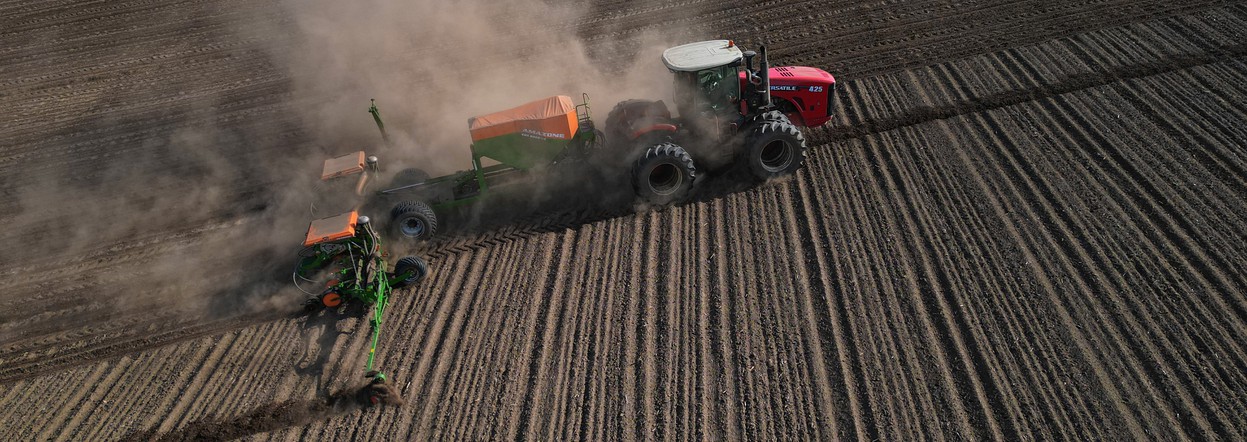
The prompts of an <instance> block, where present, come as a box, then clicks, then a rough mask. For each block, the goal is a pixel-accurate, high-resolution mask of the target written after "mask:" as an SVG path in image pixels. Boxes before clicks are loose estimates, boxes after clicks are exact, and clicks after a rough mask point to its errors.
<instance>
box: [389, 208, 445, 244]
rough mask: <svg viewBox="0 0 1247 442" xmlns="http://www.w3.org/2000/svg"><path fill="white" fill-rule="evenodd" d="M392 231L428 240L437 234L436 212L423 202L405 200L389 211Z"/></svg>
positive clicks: (408, 236)
mask: <svg viewBox="0 0 1247 442" xmlns="http://www.w3.org/2000/svg"><path fill="white" fill-rule="evenodd" d="M390 221H391V223H392V225H393V226H394V232H395V233H397V234H399V235H402V236H404V237H407V238H412V239H419V240H428V239H430V238H432V237H433V235H435V234H437V214H435V213H433V208H432V207H429V205H428V204H425V203H423V202H419V201H417V202H414V203H411V202H405V203H399V204H398V205H396V206H394V210H391V211H390Z"/></svg>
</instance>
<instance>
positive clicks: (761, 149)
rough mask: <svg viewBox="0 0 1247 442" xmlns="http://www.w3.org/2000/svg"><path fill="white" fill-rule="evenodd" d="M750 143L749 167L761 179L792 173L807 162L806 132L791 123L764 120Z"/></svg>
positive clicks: (755, 128)
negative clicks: (803, 133) (804, 133)
mask: <svg viewBox="0 0 1247 442" xmlns="http://www.w3.org/2000/svg"><path fill="white" fill-rule="evenodd" d="M747 143H748V146H749V150H748V151H747V155H748V159H749V170H750V171H751V172H753V175H754V176H755V177H757V178H758V179H760V180H768V179H771V178H775V177H780V176H785V175H791V174H793V173H795V172H796V171H797V169H800V168H801V166H802V165H804V164H805V135H802V134H801V130H800V129H798V128H797V126H796V125H794V124H792V123H791V122H786V121H763V122H761V123H759V124H757V125H755V126H754V128H753V130H752V131H750V135H749V139H748V142H747Z"/></svg>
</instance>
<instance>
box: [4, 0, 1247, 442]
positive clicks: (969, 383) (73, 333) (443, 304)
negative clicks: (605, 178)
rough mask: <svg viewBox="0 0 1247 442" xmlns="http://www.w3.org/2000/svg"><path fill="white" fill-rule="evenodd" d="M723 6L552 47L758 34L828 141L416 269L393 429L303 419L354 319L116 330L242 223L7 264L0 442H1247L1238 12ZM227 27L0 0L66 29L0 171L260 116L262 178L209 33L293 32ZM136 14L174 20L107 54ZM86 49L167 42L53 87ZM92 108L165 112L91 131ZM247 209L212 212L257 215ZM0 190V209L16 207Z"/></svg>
mask: <svg viewBox="0 0 1247 442" xmlns="http://www.w3.org/2000/svg"><path fill="white" fill-rule="evenodd" d="M712 3H713V2H697V1H688V2H676V3H670V4H663V5H653V6H646V5H633V4H630V3H607V2H602V3H601V4H599V5H598V6H597V8H595V9H594V14H596V15H590V16H589V17H587V18H586V19H585V20H584V21H583V22H582V23H572V24H567V25H566V26H568V29H576V30H577V32H579V33H581V34H591V35H588V38H587V40H588V42H589V46H590V51H591V52H592V51H594V50H595V48H597V47H599V46H600V47H602V48H609V47H611V45H613V44H617V43H616V42H615V41H628V39H629V38H633V37H635V36H638V35H640V34H642V33H644V32H646V30H647V29H654V28H657V27H660V26H671V25H676V24H682V23H683V24H694V23H695V24H699V25H703V26H704V27H705V29H709V30H712V31H718V32H723V33H726V34H728V35H742V36H743V35H747V32H746V31H748V30H753V31H757V30H759V29H758V28H757V27H756V26H758V25H756V24H751V23H770V25H767V27H766V28H765V29H764V30H765V31H766V32H767V34H768V42H770V43H771V44H772V47H773V48H774V52H773V54H772V57H773V58H774V59H775V60H776V61H778V62H781V63H792V64H812V65H819V66H825V67H829V68H831V69H830V70H832V71H833V72H834V73H836V74H837V76H838V77H840V79H841V88H840V91H839V92H838V94H839V96H838V99H839V100H840V102H839V103H838V106H837V108H838V110H839V115H837V116H836V120H834V123H833V124H831V125H829V126H828V127H824V128H820V129H817V130H814V131H813V132H812V133H810V134H809V135H810V137H809V138H810V139H811V141H812V145H814V147H813V149H812V150H811V154H810V158H809V163H808V167H807V168H805V169H803V170H802V171H801V172H800V173H799V174H797V176H795V177H793V178H789V179H785V180H780V181H778V182H773V183H768V184H766V185H764V186H761V187H757V188H752V189H745V190H743V191H739V192H735V191H729V192H710V193H708V194H707V195H706V196H705V197H703V198H701V199H699V200H697V201H694V202H691V203H689V204H686V205H681V206H677V207H672V208H669V209H667V210H664V211H658V212H643V213H637V214H631V213H628V212H627V211H626V210H616V209H584V210H577V211H571V212H557V211H555V212H540V213H537V214H534V215H529V216H527V217H522V218H520V219H518V220H509V221H503V222H501V223H500V224H499V225H496V226H495V225H486V226H483V227H482V228H481V229H480V230H472V231H468V232H464V233H461V234H459V235H455V236H452V237H450V238H447V239H445V240H440V241H438V242H436V243H434V244H431V245H428V246H426V247H425V248H423V249H422V250H421V252H422V253H423V254H424V255H425V256H428V257H429V260H430V263H431V265H432V268H433V269H434V270H433V273H432V274H431V275H430V277H429V279H428V280H427V281H426V282H425V283H423V284H422V285H421V286H420V287H417V288H414V289H411V290H407V291H404V292H401V293H399V296H398V297H397V298H396V301H395V303H393V304H392V306H391V308H392V310H391V311H390V312H389V313H388V316H387V317H388V318H389V319H388V321H389V322H390V323H392V324H394V326H389V327H387V330H386V333H385V334H384V335H383V338H382V339H383V340H384V341H385V342H383V345H382V353H381V354H379V357H380V358H381V359H380V360H381V361H382V364H383V366H385V367H388V370H389V372H390V376H391V379H395V380H397V382H398V385H397V386H398V388H399V389H400V391H402V392H403V394H404V396H405V398H406V399H407V402H408V404H409V405H408V406H407V407H405V408H401V409H387V410H365V411H363V412H354V410H350V411H349V412H347V411H344V410H338V409H334V408H333V407H332V406H327V405H326V403H325V399H324V398H326V397H329V396H330V394H331V393H330V391H342V390H344V389H347V388H350V387H351V386H353V385H358V383H359V382H361V381H362V379H359V377H358V373H361V372H362V365H363V361H362V359H361V358H359V355H362V354H365V352H366V349H367V346H368V342H367V338H366V334H365V333H363V330H366V328H367V325H366V323H364V321H362V320H359V319H355V318H345V319H342V320H339V321H331V320H324V319H317V318H312V319H297V318H287V317H285V316H284V315H283V314H273V313H267V314H254V315H244V316H232V315H227V316H226V317H224V318H221V319H211V318H202V319H198V320H195V319H191V320H187V318H185V317H183V316H182V315H180V312H178V311H177V310H165V309H160V308H159V305H160V304H159V303H158V302H153V303H151V304H139V305H138V306H136V307H135V308H133V309H131V310H123V309H119V308H118V307H116V306H115V304H113V303H111V302H109V300H110V299H112V298H111V297H113V296H122V295H123V294H118V293H116V292H115V291H110V289H109V287H111V286H113V285H114V284H117V283H119V282H122V281H124V280H125V279H127V278H128V277H129V276H128V275H131V274H140V275H141V274H142V271H143V270H141V269H143V268H145V267H146V266H150V265H152V263H154V262H158V261H159V260H160V259H162V257H165V256H168V255H169V254H170V253H186V252H188V251H192V252H195V253H208V252H199V250H200V249H196V247H199V244H201V243H209V244H211V243H212V242H213V241H214V240H216V239H218V238H220V237H222V235H224V234H225V233H224V232H228V231H230V230H231V227H230V226H235V225H238V223H241V224H242V225H246V224H247V223H256V222H263V221H262V220H259V219H254V217H255V215H252V214H248V213H246V212H245V211H244V212H240V213H217V214H210V215H209V216H208V217H206V218H204V219H195V220H192V226H191V227H189V228H188V227H185V226H183V227H181V228H175V227H172V226H170V227H163V228H160V229H156V230H155V231H153V232H151V233H149V234H146V235H142V236H137V237H131V238H129V239H125V240H121V241H117V242H115V243H113V244H110V245H109V246H107V247H96V248H93V249H87V250H83V251H82V253H81V254H79V255H78V256H77V257H76V258H71V259H41V258H37V257H35V258H32V260H31V261H16V260H11V259H8V260H6V261H4V262H5V267H4V268H3V269H2V270H0V271H3V273H4V274H5V276H6V278H9V279H10V280H11V281H12V283H11V290H10V291H9V292H10V293H14V294H20V295H22V296H24V298H23V299H30V300H32V301H34V302H23V303H15V304H14V306H13V308H12V309H10V310H8V311H6V312H4V313H3V314H0V337H3V340H2V341H0V403H2V404H5V405H6V407H2V408H0V422H4V423H6V425H5V426H4V428H5V429H4V430H3V432H0V435H2V436H3V437H4V438H6V439H14V438H22V437H26V436H27V435H34V438H36V439H70V440H81V439H94V440H99V439H104V440H114V439H121V438H137V439H146V438H150V437H153V436H163V437H165V438H166V439H170V440H179V439H189V438H194V437H196V436H204V437H209V438H222V437H234V436H248V435H251V436H256V437H257V438H269V439H276V440H293V439H308V438H311V439H329V438H334V439H339V438H341V439H346V438H351V439H354V438H384V439H401V440H423V439H430V438H445V439H501V438H507V439H515V438H525V439H528V438H536V439H571V438H585V439H605V438H638V439H639V438H692V437H699V438H715V439H729V440H735V439H743V438H749V439H778V438H785V439H788V438H797V439H821V440H826V439H859V440H874V439H912V438H923V439H988V438H991V439H1010V440H1013V439H1055V438H1060V439H1073V438H1078V439H1085V438H1095V439H1116V438H1120V437H1121V436H1122V435H1129V436H1132V437H1133V438H1139V439H1146V438H1165V439H1227V440H1234V439H1242V438H1243V437H1244V436H1247V426H1244V425H1243V424H1242V422H1244V420H1247V396H1244V395H1243V393H1242V392H1243V391H1247V375H1245V374H1244V373H1247V345H1244V344H1243V343H1242V342H1240V341H1241V340H1240V339H1238V337H1240V336H1243V334H1244V332H1247V297H1245V296H1244V293H1245V292H1247V273H1245V272H1244V271H1243V270H1242V269H1243V268H1245V266H1244V263H1247V249H1244V248H1243V247H1242V244H1245V243H1247V242H1244V241H1243V240H1244V238H1243V236H1244V235H1243V233H1242V226H1243V225H1244V223H1245V222H1247V219H1245V218H1247V182H1245V181H1244V178H1243V177H1244V170H1247V155H1245V154H1244V153H1243V151H1242V149H1241V147H1242V146H1244V145H1247V129H1244V125H1243V124H1242V122H1243V121H1247V106H1244V105H1243V103H1244V100H1243V98H1244V96H1245V95H1247V88H1244V87H1243V86H1242V84H1243V80H1244V75H1243V72H1247V54H1244V48H1243V46H1242V37H1243V36H1244V35H1247V8H1245V7H1243V6H1242V5H1239V4H1226V3H1223V2H1179V3H1161V2H1144V3H1138V2H1134V3H1130V4H1129V5H1127V4H1126V3H1125V2H1113V1H1106V2H1094V3H1066V2H1057V3H1044V4H1043V5H1041V6H1038V7H1037V6H1036V5H1034V4H1031V3H1028V2H999V3H993V2H972V3H969V4H962V5H957V6H955V7H954V5H951V4H948V3H946V2H936V1H932V2H918V3H908V4H904V5H894V4H888V3H866V4H856V5H847V4H843V5H841V4H836V3H832V4H830V5H827V4H822V3H818V2H798V3H780V2H763V3H758V4H749V5H745V4H743V3H740V4H732V3H728V4H721V3H714V4H713V5H712ZM214 5H220V7H219V8H215V7H214V8H209V9H205V11H207V10H211V11H213V13H214V14H216V15H212V14H204V16H205V17H206V18H205V19H204V20H202V21H189V22H187V21H179V20H182V19H180V18H175V17H180V16H181V15H180V14H179V13H178V12H177V11H181V10H183V9H184V8H190V9H195V8H202V7H204V6H202V5H196V4H192V3H186V4H182V3H177V4H161V3H156V2H144V1H136V2H122V3H94V4H91V5H87V6H83V5H77V6H75V5H71V4H69V3H64V4H49V5H47V7H46V8H38V7H34V6H29V5H26V4H22V3H14V4H13V5H0V16H3V17H5V18H4V20H6V23H9V22H10V20H11V23H13V24H14V26H13V27H11V28H8V29H6V30H5V31H3V32H0V38H4V39H6V40H9V39H13V38H17V39H22V38H24V36H25V35H28V34H27V33H28V32H30V30H31V29H36V28H56V29H72V28H73V26H78V25H86V24H89V26H87V28H86V29H90V31H89V32H90V33H89V34H83V35H81V36H74V35H73V34H72V33H62V34H61V37H59V38H57V39H54V40H50V41H46V42H41V41H23V43H29V44H30V45H29V46H27V45H26V44H23V45H19V46H14V47H16V48H18V49H15V50H9V51H5V52H0V59H3V60H4V61H5V64H4V66H5V67H4V70H3V71H0V72H3V73H4V77H3V80H0V82H3V84H4V85H5V86H4V87H3V89H0V90H3V91H4V92H2V93H0V103H2V104H6V105H8V104H12V106H8V107H6V109H10V110H11V111H6V112H12V113H11V114H9V115H10V117H9V118H6V119H5V120H6V121H5V122H4V123H0V124H5V125H4V126H0V130H2V131H3V132H4V133H5V139H6V140H12V141H11V142H8V141H6V142H5V143H4V144H3V145H0V171H2V172H3V173H4V176H6V177H7V176H10V175H12V174H14V173H16V172H17V171H19V170H21V171H30V172H31V173H32V174H31V175H29V176H32V177H53V176H57V175H58V174H59V173H60V171H61V170H66V169H62V167H67V168H68V169H67V170H74V171H80V172H81V173H80V174H79V176H78V177H77V179H78V180H82V181H83V182H85V183H90V182H91V180H92V179H93V178H92V177H91V172H90V171H89V169H90V165H91V164H92V163H93V162H96V163H98V162H106V161H110V159H111V158H118V157H119V156H122V155H127V154H142V153H143V152H145V150H144V149H145V147H143V146H142V145H141V141H142V140H144V139H146V138H148V137H152V136H156V137H164V136H167V135H166V134H168V133H170V132H172V131H176V130H178V129H179V128H185V127H190V126H193V125H195V124H203V123H204V122H211V123H212V124H216V125H219V126H224V127H236V128H238V130H240V131H243V132H244V133H247V131H248V130H250V129H248V127H249V126H247V125H246V123H245V122H246V121H248V120H253V119H261V120H265V121H277V122H278V125H280V126H285V127H287V128H288V129H287V130H285V131H282V132H280V133H277V134H268V135H267V136H260V137H257V138H255V140H256V147H257V148H258V149H259V152H258V153H255V154H254V155H257V156H258V157H267V156H272V155H277V154H279V153H282V152H281V151H280V149H289V148H290V146H287V145H285V144H286V143H290V144H292V145H294V146H296V147H295V149H298V150H299V151H300V152H306V153H314V151H315V150H316V148H314V147H312V146H311V145H310V143H309V142H308V141H307V140H306V135H305V134H304V133H303V132H302V131H301V130H300V129H298V127H297V125H298V122H297V121H292V120H288V119H285V118H286V117H283V116H282V115H281V114H282V112H283V111H284V110H285V109H288V108H289V107H290V106H294V105H297V103H294V102H293V100H294V98H293V97H291V96H290V95H289V91H288V85H287V84H286V82H285V80H284V79H283V76H282V75H281V74H280V73H279V72H275V71H274V68H273V65H272V64H271V63H270V62H268V61H267V60H266V59H265V58H264V55H263V54H262V53H261V51H258V50H257V49H255V48H254V46H253V45H254V44H255V43H254V42H255V38H257V36H256V35H249V34H246V33H245V32H242V31H239V30H238V29H234V28H233V27H229V26H227V25H226V24H224V23H225V22H227V21H228V20H227V18H229V16H232V15H237V14H244V13H247V12H254V13H256V14H258V15H261V16H270V17H275V18H277V19H278V20H279V21H280V20H282V17H281V16H280V14H279V13H275V12H274V11H272V10H271V9H266V8H265V7H264V6H251V5H250V4H247V5H241V4H238V3H237V2H234V3H229V4H227V3H225V2H219V3H214ZM229 5H233V6H229ZM244 6H246V7H244ZM248 8H254V9H248ZM820 8H825V9H820ZM791 10H796V11H801V12H800V13H798V14H785V13H784V12H785V11H791ZM1019 11H1024V12H1025V13H1018V12H1019ZM1108 11H1113V12H1112V13H1109V12H1108ZM154 12H162V13H165V14H167V15H163V16H161V17H164V18H168V20H164V21H161V20H155V21H153V22H152V23H149V24H145V25H143V26H139V27H135V26H132V25H130V23H132V20H133V18H134V17H137V16H140V15H142V14H147V13H154ZM741 15H743V16H746V17H749V18H750V20H745V21H739V20H734V18H735V17H737V16H741ZM932 15H935V16H938V17H942V18H943V19H942V20H929V19H928V18H929V17H931V16H932ZM845 17H853V18H852V19H845ZM1019 22H1021V23H1026V24H1029V26H1020V25H1019ZM608 25H609V26H608ZM188 26H189V27H188ZM183 28H185V29H189V31H187V32H173V30H177V29H183ZM599 28H600V29H601V30H600V33H599V34H592V33H593V32H595V31H594V30H595V29H599ZM1019 28H1027V29H1019ZM785 29H792V30H793V31H792V32H788V31H786V30H785ZM801 29H804V30H801ZM689 32H694V31H689ZM109 39H112V40H115V41H116V44H120V45H123V46H124V47H126V48H130V50H131V51H137V52H138V53H141V52H142V51H143V50H144V48H147V47H149V46H148V45H156V46H160V45H166V44H175V45H176V44H188V45H191V46H188V48H189V49H186V50H181V51H171V52H161V54H164V55H162V56H156V57H150V58H144V57H133V58H127V59H116V58H111V59H105V62H104V63H100V62H99V61H98V60H91V59H82V60H76V59H75V57H76V56H80V55H82V54H95V53H101V52H103V51H105V49H103V48H104V47H105V46H106V45H104V43H103V42H105V41H108V40H109ZM34 43H38V45H36V44H34ZM40 45H41V46H40ZM196 47H198V48H199V49H193V48H196ZM226 54H227V55H226ZM223 55H225V56H223ZM10 61H11V63H10ZM153 63H155V64H157V65H159V64H164V63H168V64H169V67H170V69H163V70H162V69H151V67H152V66H153ZM84 77H86V80H85V81H86V83H87V86H85V87H83V86H80V85H77V84H76V82H78V81H83V79H84ZM142 84H160V85H162V86H160V87H155V88H150V89H146V90H145V89H144V88H143V87H142V86H141V85H142ZM140 92H142V94H151V95H142V94H140ZM109 93H117V94H121V95H122V96H124V97H138V96H150V97H151V98H152V100H151V101H144V102H139V101H126V100H121V101H118V102H117V103H115V104H108V105H103V103H99V102H98V101H93V100H94V99H93V97H96V96H98V95H101V94H109ZM57 103H62V104H57ZM74 103H85V104H88V106H87V107H86V111H85V112H76V111H75V109H74V108H73V106H75V104H74ZM192 103H213V106H214V107H216V108H217V109H216V110H215V111H214V112H213V113H211V114H207V113H203V112H197V111H191V110H189V109H192V107H190V106H189V105H190V104H192ZM79 123H84V124H86V125H85V126H84V125H81V124H79ZM103 123H108V124H103ZM10 134H11V135H12V136H10ZM49 134H50V135H51V136H48V135H49ZM255 135H260V134H258V133H257V134H255ZM226 149H233V150H240V149H243V147H241V146H238V147H227V148H226ZM231 153H239V152H233V151H231ZM286 154H288V152H286ZM26 163H30V164H26ZM53 163H62V164H64V165H65V166H53ZM271 184H272V183H268V182H265V181H264V179H263V178H258V179H257V178H248V180H246V181H243V182H239V183H237V187H236V189H233V190H238V191H240V192H251V193H250V194H249V195H251V196H245V197H242V198H241V199H242V200H253V201H254V200H262V196H257V195H262V193H263V192H264V189H265V188H267V186H269V185H271ZM11 186H12V185H11V184H6V183H5V182H0V206H2V207H5V208H13V207H19V206H20V204H21V203H20V202H19V201H18V200H17V199H15V198H16V197H15V196H14V194H12V193H10V191H11V190H13V188H12V187H11ZM252 204H255V203H252ZM4 218H5V216H0V219H4ZM42 232H54V230H50V228H49V229H45V230H43V231H42ZM36 233H39V234H46V233H40V232H36ZM6 238H7V239H9V240H10V241H11V242H12V241H16V240H18V239H19V238H21V236H20V233H19V232H10V233H6ZM219 259H220V260H226V259H228V257H227V256H222V257H220V258H219ZM243 273H244V272H237V273H235V274H226V275H217V276H214V277H215V278H231V277H243V276H244V275H243ZM187 284H188V285H191V286H195V284H203V281H201V279H194V281H188V282H187ZM178 290H179V289H178V288H177V287H176V286H174V287H170V288H167V289H166V288H154V289H151V290H150V291H149V292H145V293H144V295H145V296H147V297H151V298H154V299H159V298H160V297H162V296H169V295H173V294H174V292H176V291H178Z"/></svg>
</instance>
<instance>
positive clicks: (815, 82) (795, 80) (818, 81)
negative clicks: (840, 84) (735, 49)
mask: <svg viewBox="0 0 1247 442" xmlns="http://www.w3.org/2000/svg"><path fill="white" fill-rule="evenodd" d="M768 72H770V76H771V90H776V86H785V85H786V86H827V85H831V84H835V83H836V78H835V77H833V76H831V74H830V73H828V72H827V71H824V70H822V69H819V68H812V67H808V66H780V67H774V68H770V69H769V70H768ZM740 79H741V81H742V82H743V81H748V79H746V78H745V72H744V71H741V73H740ZM741 84H742V85H743V84H744V83H741ZM780 90H782V89H780Z"/></svg>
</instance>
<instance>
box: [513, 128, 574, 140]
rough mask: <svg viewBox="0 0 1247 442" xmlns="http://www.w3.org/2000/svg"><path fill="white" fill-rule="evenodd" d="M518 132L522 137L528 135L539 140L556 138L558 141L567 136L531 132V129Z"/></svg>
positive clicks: (537, 131) (536, 131)
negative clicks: (539, 138)
mask: <svg viewBox="0 0 1247 442" xmlns="http://www.w3.org/2000/svg"><path fill="white" fill-rule="evenodd" d="M520 132H522V133H523V134H524V135H528V136H535V137H541V138H558V139H560V140H561V139H564V138H567V135H563V134H560V133H554V132H542V131H539V130H532V129H524V130H522V131H520Z"/></svg>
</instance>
